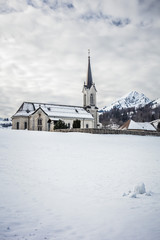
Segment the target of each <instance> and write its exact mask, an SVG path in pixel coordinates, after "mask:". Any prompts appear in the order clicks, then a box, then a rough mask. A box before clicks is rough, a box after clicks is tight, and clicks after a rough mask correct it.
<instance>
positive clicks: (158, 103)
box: [99, 91, 160, 127]
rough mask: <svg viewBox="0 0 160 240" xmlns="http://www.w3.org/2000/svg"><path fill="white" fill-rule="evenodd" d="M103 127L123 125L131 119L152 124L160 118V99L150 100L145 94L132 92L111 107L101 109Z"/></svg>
mask: <svg viewBox="0 0 160 240" xmlns="http://www.w3.org/2000/svg"><path fill="white" fill-rule="evenodd" d="M99 113H100V122H101V123H102V124H103V126H107V125H109V126H110V125H113V124H117V127H118V126H120V125H122V124H123V123H124V122H126V121H127V120H129V119H132V120H134V121H136V122H151V121H153V120H156V119H159V118H160V99H157V100H155V101H151V100H149V98H147V97H146V96H145V95H144V94H143V93H138V92H135V91H134V92H130V93H129V94H126V95H125V96H123V97H122V98H120V99H118V100H117V101H115V102H114V103H112V104H111V105H110V106H107V107H104V108H102V109H100V111H99Z"/></svg>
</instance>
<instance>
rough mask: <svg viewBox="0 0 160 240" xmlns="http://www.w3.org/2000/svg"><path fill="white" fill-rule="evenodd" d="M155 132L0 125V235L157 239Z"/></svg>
mask: <svg viewBox="0 0 160 240" xmlns="http://www.w3.org/2000/svg"><path fill="white" fill-rule="evenodd" d="M159 153H160V138H159V137H141V136H128V135H92V134H84V133H49V132H31V131H14V130H12V131H11V130H0V240H20V239H21V240H35V239H36V240H43V239H48V240H79V239H81V240H82V239H83V240H159V239H160V154H159Z"/></svg>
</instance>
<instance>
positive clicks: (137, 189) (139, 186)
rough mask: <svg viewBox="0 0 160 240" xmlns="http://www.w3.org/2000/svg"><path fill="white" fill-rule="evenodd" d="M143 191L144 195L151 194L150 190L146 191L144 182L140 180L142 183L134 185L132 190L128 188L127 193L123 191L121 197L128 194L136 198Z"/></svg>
mask: <svg viewBox="0 0 160 240" xmlns="http://www.w3.org/2000/svg"><path fill="white" fill-rule="evenodd" d="M144 193H145V196H152V193H151V191H148V192H146V187H145V184H144V183H143V182H142V183H139V184H137V185H136V186H135V187H134V190H133V191H131V190H129V191H128V193H123V195H122V196H123V197H126V196H129V197H130V198H137V195H138V194H144Z"/></svg>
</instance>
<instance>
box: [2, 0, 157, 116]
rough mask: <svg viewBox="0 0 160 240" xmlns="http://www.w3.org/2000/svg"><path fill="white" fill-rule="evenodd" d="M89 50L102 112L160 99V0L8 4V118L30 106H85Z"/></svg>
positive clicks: (23, 0)
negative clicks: (139, 98)
mask: <svg viewBox="0 0 160 240" xmlns="http://www.w3.org/2000/svg"><path fill="white" fill-rule="evenodd" d="M88 49H90V51H91V68H92V76H93V81H94V82H95V84H96V88H97V91H98V92H97V100H98V102H97V104H98V107H99V108H101V107H104V106H106V105H110V104H111V103H112V102H113V101H115V100H116V99H117V98H119V97H121V96H123V95H125V94H127V93H128V92H130V91H134V90H136V91H138V92H142V93H144V94H145V95H146V96H147V97H148V98H150V99H151V100H153V99H156V98H159V97H160V0H132V1H129V0H73V1H72V0H61V1H58V0H0V116H1V117H10V116H12V115H13V114H14V113H15V112H16V111H17V109H18V108H19V107H20V105H21V104H22V103H23V102H24V101H31V102H32V101H35V102H46V103H59V104H70V105H79V106H81V105H82V87H83V83H84V81H86V75H87V64H88V63H87V62H88Z"/></svg>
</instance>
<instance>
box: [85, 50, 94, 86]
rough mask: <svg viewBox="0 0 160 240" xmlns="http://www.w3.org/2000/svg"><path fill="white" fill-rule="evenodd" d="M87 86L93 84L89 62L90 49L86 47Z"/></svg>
mask: <svg viewBox="0 0 160 240" xmlns="http://www.w3.org/2000/svg"><path fill="white" fill-rule="evenodd" d="M86 83H87V84H86V86H87V88H89V89H90V88H91V86H92V85H93V81H92V71H91V64H90V50H89V49H88V71H87V81H86Z"/></svg>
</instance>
